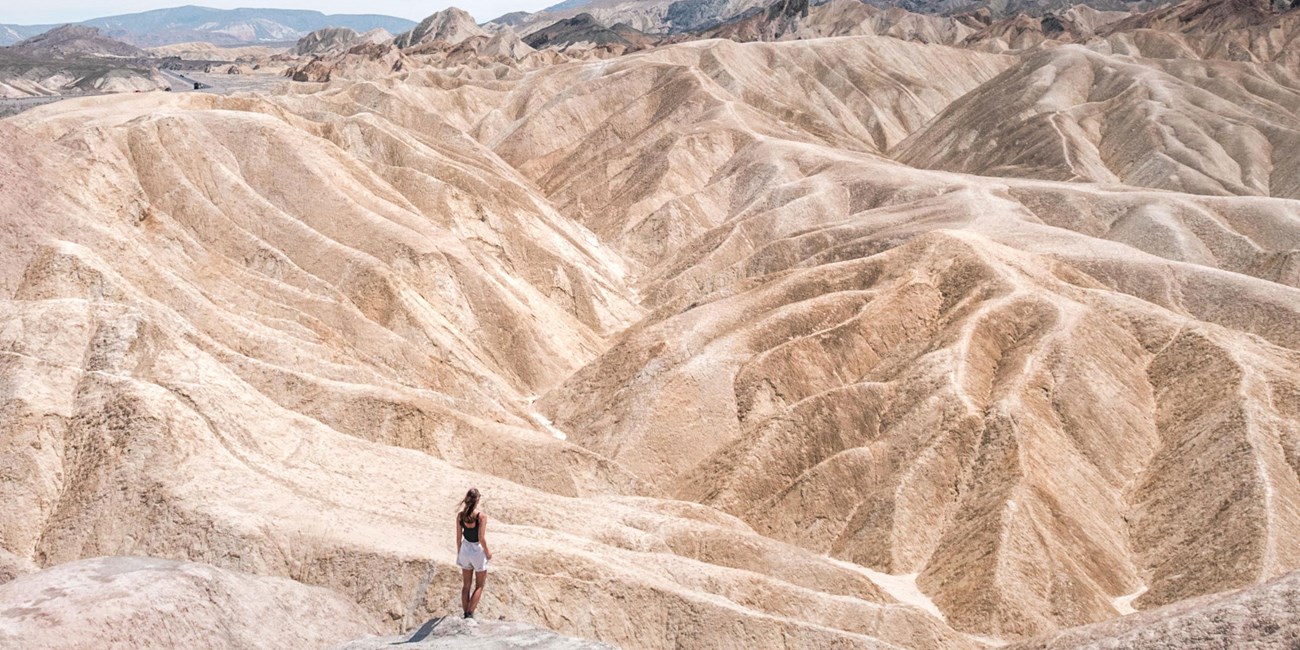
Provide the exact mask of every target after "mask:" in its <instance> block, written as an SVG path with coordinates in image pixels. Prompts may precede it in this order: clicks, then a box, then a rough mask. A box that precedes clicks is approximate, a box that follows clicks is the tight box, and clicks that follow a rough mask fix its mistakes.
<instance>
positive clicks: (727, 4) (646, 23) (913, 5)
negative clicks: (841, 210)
mask: <svg viewBox="0 0 1300 650" xmlns="http://www.w3.org/2000/svg"><path fill="white" fill-rule="evenodd" d="M828 1H829V0H807V1H806V2H803V1H802V0H801V1H800V2H795V3H781V4H782V6H784V5H786V4H804V5H808V6H817V5H822V4H826V3H827V2H828ZM1291 1H1292V0H1277V2H1281V3H1290V2H1291ZM862 2H863V3H864V4H867V5H870V6H873V7H878V8H880V9H891V8H895V7H898V8H902V9H905V10H907V11H910V12H913V13H918V14H937V15H945V16H955V15H959V14H965V13H970V12H976V11H978V12H983V13H986V14H987V16H988V19H989V20H997V19H1000V18H1003V17H1006V16H1015V15H1016V14H1019V13H1026V14H1029V15H1032V16H1043V15H1046V14H1055V13H1062V12H1064V11H1066V10H1068V9H1069V8H1070V7H1071V6H1073V5H1076V4H1081V5H1087V6H1089V7H1092V8H1094V9H1099V10H1104V11H1130V10H1140V11H1141V10H1147V9H1151V8H1154V7H1156V6H1159V5H1161V4H1164V3H1166V2H1167V0H862ZM771 4H772V0H637V1H629V0H566V1H565V2H562V3H560V4H557V5H552V6H550V7H547V8H545V9H543V10H541V11H538V12H536V13H531V14H530V13H524V12H518V11H516V12H512V13H508V14H505V15H503V16H500V17H498V18H495V19H493V20H492V21H490V22H492V23H495V24H498V25H506V26H509V27H511V28H513V29H514V30H515V31H517V32H519V33H520V34H523V35H528V34H531V33H533V32H536V31H538V30H541V29H543V28H546V27H549V26H551V25H553V24H554V23H555V22H556V21H559V20H564V19H568V18H573V17H574V16H577V15H579V14H582V13H586V14H590V15H591V16H592V17H594V18H595V19H596V20H597V21H599V22H600V23H602V24H605V25H615V24H618V23H626V24H628V25H630V26H631V27H634V28H636V29H638V30H640V31H643V32H647V33H660V34H664V33H666V34H686V33H691V32H702V31H707V30H712V29H716V28H719V27H722V26H723V25H726V24H728V23H733V22H736V21H739V20H748V21H749V22H750V23H752V22H754V19H755V17H756V16H760V15H762V14H763V13H764V12H767V11H768V10H769V5H771ZM1288 6H1289V5H1288ZM783 11H784V10H779V11H778V13H781V12H783Z"/></svg>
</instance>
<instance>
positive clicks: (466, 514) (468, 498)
mask: <svg viewBox="0 0 1300 650" xmlns="http://www.w3.org/2000/svg"><path fill="white" fill-rule="evenodd" d="M477 507H478V488H470V489H469V492H466V493H465V498H464V499H462V500H461V502H460V523H461V525H462V526H463V525H465V524H467V523H469V522H471V521H473V520H474V514H475V513H474V509H475V508H477Z"/></svg>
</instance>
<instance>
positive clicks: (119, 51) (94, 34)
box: [0, 25, 168, 99]
mask: <svg viewBox="0 0 1300 650" xmlns="http://www.w3.org/2000/svg"><path fill="white" fill-rule="evenodd" d="M148 57H149V55H148V54H147V53H146V52H144V51H143V50H141V49H139V48H136V47H134V46H132V45H128V44H126V43H123V42H121V41H117V40H114V39H111V38H108V37H106V36H104V35H103V34H101V33H100V32H99V30H97V29H95V28H92V27H80V26H75V25H65V26H63V27H58V28H55V29H52V30H50V31H49V32H47V33H44V34H40V35H38V36H34V37H32V38H29V39H27V40H24V41H22V42H20V43H18V44H16V45H12V46H9V47H0V98H10V99H12V98H26V97H40V96H49V95H70V94H96V93H111V92H131V91H137V92H138V91H145V90H161V89H163V88H167V87H168V83H167V81H166V80H165V79H164V78H163V77H162V76H161V75H160V74H159V73H158V71H157V70H156V69H155V68H154V66H153V64H152V62H151V61H150V60H149V58H148Z"/></svg>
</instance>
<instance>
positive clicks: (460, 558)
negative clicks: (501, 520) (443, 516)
mask: <svg viewBox="0 0 1300 650" xmlns="http://www.w3.org/2000/svg"><path fill="white" fill-rule="evenodd" d="M491 559H492V551H490V550H488V543H487V515H485V514H483V513H481V512H479V511H478V488H470V489H469V492H466V493H465V499H464V500H463V501H461V502H460V509H459V510H458V511H457V512H456V564H457V566H459V567H460V568H461V572H460V573H461V578H462V580H463V581H464V582H463V584H462V585H461V588H460V607H461V609H462V610H464V612H465V618H474V610H475V609H478V601H479V599H480V598H482V597H483V583H485V582H487V569H488V560H491ZM476 577H477V581H476V580H475V578H476ZM476 582H477V584H475V583H476ZM471 586H473V587H474V589H473V593H471V592H470V587H471Z"/></svg>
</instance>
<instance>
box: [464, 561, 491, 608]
mask: <svg viewBox="0 0 1300 650" xmlns="http://www.w3.org/2000/svg"><path fill="white" fill-rule="evenodd" d="M474 576H475V577H476V578H478V581H477V582H478V584H475V585H474V595H472V596H470V597H469V609H467V610H465V611H467V612H469V613H471V614H473V613H474V610H476V609H478V601H479V599H480V598H482V597H483V583H485V582H487V571H479V572H478V573H475V574H474ZM466 584H469V583H468V582H466Z"/></svg>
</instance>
